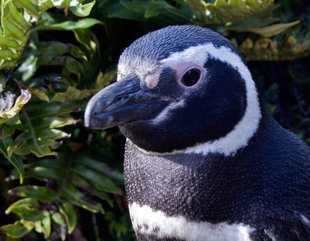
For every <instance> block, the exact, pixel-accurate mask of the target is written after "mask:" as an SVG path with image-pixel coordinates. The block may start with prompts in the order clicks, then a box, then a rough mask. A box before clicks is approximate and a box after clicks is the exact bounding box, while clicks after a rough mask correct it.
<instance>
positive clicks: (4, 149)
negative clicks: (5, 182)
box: [0, 137, 24, 183]
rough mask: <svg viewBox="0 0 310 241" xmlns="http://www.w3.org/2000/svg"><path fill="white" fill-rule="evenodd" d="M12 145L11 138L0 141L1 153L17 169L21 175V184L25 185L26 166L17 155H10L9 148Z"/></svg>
mask: <svg viewBox="0 0 310 241" xmlns="http://www.w3.org/2000/svg"><path fill="white" fill-rule="evenodd" d="M11 144H12V140H11V138H10V137H9V138H5V139H3V140H1V139H0V152H1V153H2V154H3V156H4V157H5V158H6V159H7V160H8V161H9V162H10V163H11V164H12V165H13V166H14V167H15V168H16V170H17V171H18V173H19V178H20V183H23V180H24V177H23V176H24V166H23V162H22V159H21V158H20V157H17V156H15V155H9V153H8V148H9V146H10V145H11Z"/></svg>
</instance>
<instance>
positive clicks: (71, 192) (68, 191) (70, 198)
mask: <svg viewBox="0 0 310 241" xmlns="http://www.w3.org/2000/svg"><path fill="white" fill-rule="evenodd" d="M62 198H63V199H65V200H66V201H67V202H70V203H72V204H74V205H77V206H79V207H81V208H84V209H86V210H88V211H90V212H93V213H98V212H101V213H103V208H102V206H101V204H100V203H96V202H95V203H94V201H92V202H90V201H87V200H86V197H85V195H84V194H83V193H82V192H80V191H79V190H78V189H77V188H76V187H75V186H74V185H72V184H71V183H67V185H66V188H65V189H64V192H63V195H62Z"/></svg>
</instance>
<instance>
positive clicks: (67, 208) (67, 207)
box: [60, 203, 77, 233]
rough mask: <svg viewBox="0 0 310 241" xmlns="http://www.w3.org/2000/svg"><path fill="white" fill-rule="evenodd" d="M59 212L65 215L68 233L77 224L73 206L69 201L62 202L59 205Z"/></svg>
mask: <svg viewBox="0 0 310 241" xmlns="http://www.w3.org/2000/svg"><path fill="white" fill-rule="evenodd" d="M60 212H61V213H62V214H63V215H64V217H65V220H66V223H67V227H68V233H72V232H73V230H74V229H75V226H76V224H77V216H76V213H75V211H74V208H73V206H72V205H71V204H70V203H63V204H62V205H61V206H60Z"/></svg>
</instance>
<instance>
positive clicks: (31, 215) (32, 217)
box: [6, 204, 42, 222]
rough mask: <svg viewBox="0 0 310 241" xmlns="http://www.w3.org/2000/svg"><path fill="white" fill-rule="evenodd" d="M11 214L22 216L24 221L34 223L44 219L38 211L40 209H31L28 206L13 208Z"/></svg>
mask: <svg viewBox="0 0 310 241" xmlns="http://www.w3.org/2000/svg"><path fill="white" fill-rule="evenodd" d="M11 212H13V213H15V214H17V215H18V216H20V217H21V218H22V219H23V220H24V221H33V222H34V221H37V220H39V219H41V218H42V215H41V212H40V211H39V210H38V208H33V207H30V206H28V205H27V204H26V205H19V206H17V207H14V208H11ZM6 213H8V212H6Z"/></svg>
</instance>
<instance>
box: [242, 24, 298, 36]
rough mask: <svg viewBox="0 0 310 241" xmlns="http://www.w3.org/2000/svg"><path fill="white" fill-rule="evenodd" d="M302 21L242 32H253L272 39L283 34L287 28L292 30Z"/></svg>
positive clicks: (247, 29) (246, 29) (248, 29)
mask: <svg viewBox="0 0 310 241" xmlns="http://www.w3.org/2000/svg"><path fill="white" fill-rule="evenodd" d="M299 23H300V21H299V20H298V21H294V22H291V23H285V24H283V23H279V24H273V25H269V26H266V27H261V28H254V27H252V28H243V29H242V31H247V32H253V33H256V34H260V35H262V36H264V37H267V38H269V37H272V36H275V35H277V34H279V33H281V32H283V31H284V30H286V29H287V28H290V27H292V26H295V25H296V24H299Z"/></svg>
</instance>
